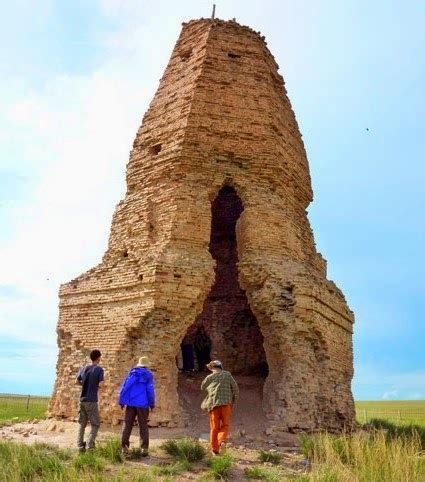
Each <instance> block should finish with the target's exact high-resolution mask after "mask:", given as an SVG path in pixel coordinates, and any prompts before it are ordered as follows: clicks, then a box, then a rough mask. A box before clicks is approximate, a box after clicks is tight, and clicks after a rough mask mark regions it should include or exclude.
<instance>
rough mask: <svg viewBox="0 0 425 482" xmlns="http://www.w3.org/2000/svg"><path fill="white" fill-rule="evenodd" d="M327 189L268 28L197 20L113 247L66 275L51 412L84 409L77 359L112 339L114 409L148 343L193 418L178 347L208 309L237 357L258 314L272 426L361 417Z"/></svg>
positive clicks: (178, 50) (110, 412)
mask: <svg viewBox="0 0 425 482" xmlns="http://www.w3.org/2000/svg"><path fill="white" fill-rule="evenodd" d="M312 101H314V99H312ZM223 189H224V190H226V189H228V190H229V189H231V190H232V193H234V194H232V196H233V195H234V196H235V199H236V198H237V199H239V200H240V201H237V202H240V203H241V207H240V209H239V211H238V217H237V219H236V216H235V219H234V223H236V224H235V226H234V234H231V233H230V234H227V238H226V239H227V241H226V240H224V241H223V242H228V240H230V239H231V242H232V243H233V244H232V247H231V249H230V248H229V249H227V251H226V250H225V249H224V248H223V249H222V248H221V245H219V244H218V245H217V246H218V247H216V251H214V249H215V248H214V249H213V248H212V246H213V239H212V235H211V233H212V219H213V205H214V201H215V200H216V199H217V197H218V196H220V193H222V192H225V191H223ZM311 201H312V190H311V181H310V175H309V168H308V161H307V158H306V154H305V150H304V145H303V142H302V139H301V135H300V132H299V129H298V125H297V122H296V119H295V116H294V113H293V111H292V109H291V105H290V102H289V100H288V97H287V95H286V91H285V88H284V82H283V79H282V77H281V76H280V75H279V73H278V66H277V64H276V62H275V61H274V58H273V56H272V55H271V53H270V52H269V50H268V49H267V47H266V43H265V42H264V39H263V38H262V37H261V36H260V34H258V33H256V32H254V31H253V30H251V29H250V28H248V27H242V26H240V25H238V24H237V23H236V22H233V21H231V22H224V21H220V20H195V21H191V22H189V23H187V24H183V29H182V32H181V34H180V37H179V39H178V41H177V44H176V46H175V48H174V50H173V53H172V55H171V58H170V61H169V64H168V66H167V68H166V70H165V72H164V75H163V77H162V79H161V81H160V85H159V88H158V90H157V92H156V94H155V97H154V99H153V100H152V102H151V104H150V107H149V109H148V111H147V112H146V114H145V116H144V118H143V122H142V125H141V127H140V128H139V131H138V133H137V136H136V139H135V141H134V144H133V149H132V151H131V154H130V160H129V163H128V166H127V192H126V195H125V198H124V200H122V201H121V202H120V203H119V204H118V206H117V208H116V210H115V213H114V216H113V219H112V227H111V233H110V238H109V244H108V248H107V251H106V253H105V255H104V257H103V260H102V262H101V264H99V265H98V266H96V267H95V268H93V269H91V270H89V271H87V272H86V273H84V274H82V275H81V276H80V277H78V278H76V279H75V280H73V281H71V282H70V283H67V284H64V285H63V286H61V288H60V314H59V321H58V327H57V332H58V344H59V357H58V362H57V378H56V383H55V387H54V394H53V397H52V400H51V402H50V414H51V415H52V416H56V417H74V416H75V414H76V413H77V406H78V395H79V387H78V386H76V385H75V381H74V380H75V376H76V373H77V372H78V370H79V368H80V367H81V366H82V365H83V364H84V363H85V361H86V358H87V355H88V353H89V352H90V350H91V349H93V348H98V349H100V350H101V351H102V354H103V357H102V365H103V366H104V368H105V380H106V381H105V387H104V389H103V392H102V396H101V401H100V403H101V411H102V416H103V420H105V421H107V422H112V423H118V422H120V421H121V420H122V418H123V414H122V412H121V410H120V408H119V406H118V405H117V394H118V390H119V387H120V384H121V382H122V379H123V378H124V376H125V375H126V373H127V371H128V369H129V367H131V366H133V365H134V364H135V363H136V361H137V359H138V357H139V356H141V355H142V354H143V355H147V356H149V358H150V359H151V361H152V370H153V372H154V376H155V380H156V389H157V405H156V409H155V411H154V412H153V413H152V420H151V423H152V424H153V425H162V426H169V427H173V426H178V425H181V424H182V423H183V420H184V417H183V413H182V408H181V405H180V403H179V397H178V393H177V367H176V355H177V354H178V352H179V350H180V344H181V342H182V340H183V338H184V337H185V335H186V333H187V330H188V328H189V327H190V326H191V325H193V324H196V323H200V324H202V323H204V325H205V326H206V329H207V331H208V330H210V331H211V333H210V334H211V339H212V341H213V345H212V348H211V350H212V354H213V355H215V356H216V357H218V358H220V356H223V357H224V358H226V360H229V361H228V363H232V360H233V359H234V360H235V361H234V363H235V365H234V367H235V370H237V369H241V368H243V366H244V363H248V362H246V361H243V360H244V359H243V357H242V355H243V354H244V353H245V352H243V353H242V352H241V350H243V348H242V347H241V345H242V343H240V344H239V345H238V343H236V341H237V340H242V339H243V336H244V335H243V330H244V327H245V326H248V325H249V327H250V328H249V329H250V330H251V331H250V332H249V334H248V335H247V336H246V341H245V342H244V343H243V344H244V345H245V346H247V345H253V344H254V345H255V348H256V349H255V350H252V349H251V348H252V346H250V347H249V349H247V350H246V353H248V355H249V353H251V355H249V357H250V358H249V357H248V358H249V360H254V359H255V352H257V353H259V355H258V360H257V359H255V363H257V362H258V363H257V364H260V362H261V363H266V364H267V370H268V371H267V378H266V380H265V383H264V389H263V410H264V412H265V415H266V416H267V419H268V423H269V426H270V427H271V429H273V430H275V431H287V430H290V431H297V430H316V429H328V430H341V429H343V428H345V427H348V426H350V425H351V424H352V423H353V421H354V403H353V398H352V394H351V387H350V385H351V379H352V376H353V354H352V327H353V322H354V317H353V313H352V312H351V311H350V310H349V308H348V306H347V304H346V301H345V299H344V296H343V294H342V293H341V291H340V290H339V289H338V288H337V287H336V286H335V284H334V283H333V282H331V281H328V280H327V279H326V262H325V261H324V260H323V258H322V257H321V255H320V254H319V253H318V252H317V251H316V248H315V243H314V238H313V233H312V231H311V228H310V225H309V222H308V218H307V214H306V209H307V207H308V205H309V203H310V202H311ZM235 202H236V201H235ZM217 215H218V218H219V217H220V214H219V213H218V214H217ZM217 239H219V241H218V242H221V241H220V239H221V238H217ZM229 253H230V254H229ZM232 253H233V254H232ZM231 256H233V258H232V259H230V257H231ZM232 260H233V261H232ZM230 262H232V263H233V264H232V265H231V264H229V263H230ZM226 263H227V264H226ZM220 266H222V267H223V268H222V271H221V272H220V273H219V270H220V269H221V268H220ZM226 270H227V271H228V273H230V274H228V273H227V272H226ZM232 270H233V271H232ZM235 270H237V271H235ZM219 276H221V278H220V279H221V280H222V283H224V285H225V284H226V282H229V283H233V285H232V286H233V287H229V291H228V292H226V293H227V294H226V293H224V294H223V290H222V291H221V292H220V291H219V290H218V291H217V289H216V287H215V282H216V279H219V278H218V277H219ZM226 280H227V281H226ZM235 283H238V286H237V287H235ZM229 286H230V284H229ZM214 290H216V291H214ZM232 290H233V291H232ZM230 292H232V293H233V298H232V299H230V298H229V297H228V298H225V299H223V296H228V293H230ZM214 293H215V295H216V296H215V295H214ZM235 300H236V301H235ZM219 303H220V310H222V311H221V313H224V314H223V320H224V318H225V317H226V316H227V318H229V321H228V323H227V325H226V327H227V328H226V330H227V331H226V332H225V336H224V335H223V333H224V332H220V330H224V324H225V323H224V321H223V324H220V317H218V316H217V317H216V318H215V321H214V323H212V322H211V323H210V325H208V323H209V320H211V319H212V318H211V317H213V315H211V313H214V312H217V311H214V310H218V306H219V305H218V304H219ZM226 310H227V311H226ZM230 310H233V311H231V315H230ZM236 316H238V317H239V318H238V319H236V318H235V317H236ZM244 316H245V317H246V318H244ZM248 318H249V319H248ZM232 326H235V327H236V326H237V327H238V330H239V331H238V333H236V332H235V333H233V332H232V330H233V328H232ZM220 337H221V338H220ZM232 337H233V339H232ZM217 340H225V341H223V342H220V343H222V344H221V345H220V343H219V342H218V341H217ZM227 342H228V343H230V344H231V345H229V346H225V345H224V344H225V343H227ZM232 343H233V344H232ZM232 347H233V348H232ZM232 349H233V350H234V355H235V356H234V357H232ZM248 355H247V356H248ZM264 357H265V360H264ZM249 363H251V362H249ZM252 364H253V365H254V361H253V362H252ZM241 403H243V401H241Z"/></svg>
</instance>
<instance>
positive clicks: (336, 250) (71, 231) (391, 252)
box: [0, 0, 425, 399]
mask: <svg viewBox="0 0 425 482" xmlns="http://www.w3.org/2000/svg"><path fill="white" fill-rule="evenodd" d="M215 3H216V4H217V15H218V17H220V18H224V19H228V18H232V17H236V19H237V20H238V21H239V22H240V23H243V24H247V25H250V26H252V27H253V28H255V29H256V30H261V32H262V33H263V34H264V35H266V39H267V41H268V45H269V47H270V49H271V51H272V53H273V55H274V56H275V58H276V60H277V62H278V64H279V65H280V72H281V73H282V75H283V76H284V78H285V81H286V87H287V89H288V93H289V97H290V99H291V102H292V105H293V108H294V110H295V113H296V116H297V119H298V122H299V125H300V129H301V132H302V134H303V139H304V142H305V146H306V149H307V154H308V158H309V162H310V169H311V175H312V181H313V189H314V202H313V203H312V205H311V206H310V207H309V217H310V221H311V224H312V227H313V230H314V233H315V238H316V243H317V247H318V250H319V251H320V252H321V253H322V254H323V255H324V257H325V258H326V259H327V260H328V273H329V277H330V278H331V279H333V280H334V281H335V282H336V283H337V284H338V285H339V286H340V288H341V289H342V290H343V291H344V293H345V295H346V298H347V301H348V303H349V305H350V307H351V309H352V310H353V311H354V312H355V315H356V325H355V336H354V347H355V371H356V375H355V379H354V381H353V390H354V395H355V397H356V398H357V399H425V350H424V349H423V345H424V340H425V328H424V327H425V324H424V321H423V316H424V315H423V313H424V312H425V282H424V276H423V273H424V272H425V262H424V257H423V252H422V250H423V240H424V239H425V232H424V231H425V222H424V211H425V202H424V196H423V191H424V189H423V186H424V185H425V167H424V152H425V122H424V121H425V100H424V99H425V97H424V94H423V85H424V83H425V56H424V54H423V46H424V45H425V30H424V28H423V25H424V22H425V3H424V2H422V1H419V0H418V1H412V0H407V1H403V2H402V1H395V0H393V1H391V0H385V1H380V0H375V1H374V2H369V1H365V0H346V1H341V0H338V1H337V0H321V1H320V2H319V1H313V0H291V1H289V0H287V1H272V0H269V1H268V0H263V1H262V2H258V1H255V2H254V1H248V0H238V1H231V0H228V1H224V0H216V1H215ZM211 5H212V2H209V1H203V0H193V1H185V0H182V1H181V2H175V1H163V0H157V1H155V2H153V1H146V0H125V1H124V0H90V1H89V0H76V1H73V2H69V1H66V0H63V1H61V0H56V1H53V0H38V1H37V2H33V1H31V0H15V2H8V3H7V4H5V5H3V7H2V16H1V18H0V36H1V39H0V40H1V41H0V266H1V269H0V366H1V367H2V368H1V370H0V392H17V393H34V394H38V393H39V394H43V393H46V394H47V393H50V391H51V388H52V384H53V380H54V371H55V362H56V354H57V352H56V334H55V326H56V321H57V311H58V310H57V303H58V299H57V290H58V286H59V284H60V283H62V282H64V281H68V280H70V279H72V278H73V277H75V276H76V275H78V274H80V273H81V272H83V271H84V270H86V269H88V268H89V267H91V266H93V265H94V264H96V263H97V262H98V261H99V260H100V258H101V256H102V254H103V251H104V250H105V247H106V242H107V237H108V232H109V226H110V221H111V216H112V212H113V209H114V207H115V204H116V203H117V202H118V201H119V200H120V199H121V198H122V196H123V194H124V190H125V184H124V183H125V166H126V163H127V160H128V153H129V150H130V147H131V144H132V140H133V138H134V136H135V133H136V130H137V127H138V125H139V124H140V122H141V119H142V116H143V113H144V112H145V110H146V108H147V106H148V103H149V101H150V100H151V98H152V96H153V94H154V92H155V90H156V88H157V86H158V80H159V78H160V77H161V75H162V72H163V70H164V68H165V66H166V63H167V61H168V58H169V55H170V53H171V50H172V48H173V46H174V43H175V41H176V39H177V36H178V34H179V31H180V28H181V25H180V24H181V22H182V21H185V20H189V19H191V18H198V17H202V16H204V17H207V16H209V15H210V12H211Z"/></svg>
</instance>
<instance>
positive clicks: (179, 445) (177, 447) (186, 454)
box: [161, 437, 206, 462]
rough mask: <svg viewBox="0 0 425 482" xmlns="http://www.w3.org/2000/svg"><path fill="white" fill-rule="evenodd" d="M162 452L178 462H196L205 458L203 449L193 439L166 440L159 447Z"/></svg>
mask: <svg viewBox="0 0 425 482" xmlns="http://www.w3.org/2000/svg"><path fill="white" fill-rule="evenodd" d="M161 448H162V450H164V451H165V452H167V454H168V455H171V456H172V457H174V458H176V459H177V460H180V461H186V462H197V461H199V460H202V459H203V458H204V457H205V453H206V451H205V448H204V447H203V446H202V445H201V444H200V443H199V442H198V441H197V440H195V439H192V438H188V437H187V438H182V439H177V440H167V441H165V442H164V443H163V444H162V445H161Z"/></svg>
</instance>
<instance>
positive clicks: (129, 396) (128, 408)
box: [119, 356, 155, 457]
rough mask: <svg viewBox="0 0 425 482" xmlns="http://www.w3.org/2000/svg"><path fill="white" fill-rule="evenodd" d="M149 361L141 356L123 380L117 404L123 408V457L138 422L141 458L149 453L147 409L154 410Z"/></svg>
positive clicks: (126, 452) (153, 392)
mask: <svg viewBox="0 0 425 482" xmlns="http://www.w3.org/2000/svg"><path fill="white" fill-rule="evenodd" d="M148 367H149V359H148V357H146V356H142V357H140V359H139V363H138V364H137V365H136V367H135V368H132V369H131V370H130V372H129V374H128V375H127V378H126V379H125V380H124V383H123V384H122V387H121V391H120V398H119V404H120V406H121V408H124V407H125V417H124V427H123V431H122V437H121V446H122V451H123V453H124V455H126V454H128V449H129V447H130V435H131V431H132V429H133V425H134V422H135V420H136V417H137V420H138V422H139V431H140V447H141V449H142V456H143V457H146V456H147V455H148V451H149V428H148V419H149V409H150V410H153V409H154V408H155V388H154V381H153V375H152V373H151V372H150V371H149V370H148Z"/></svg>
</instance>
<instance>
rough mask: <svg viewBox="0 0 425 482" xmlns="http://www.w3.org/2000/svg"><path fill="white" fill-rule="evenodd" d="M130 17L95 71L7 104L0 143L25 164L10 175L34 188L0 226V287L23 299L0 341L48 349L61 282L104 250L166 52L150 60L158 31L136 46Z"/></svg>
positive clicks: (0, 313) (1, 321)
mask: <svg viewBox="0 0 425 482" xmlns="http://www.w3.org/2000/svg"><path fill="white" fill-rule="evenodd" d="M126 18H127V16H126V17H125V18H124V23H123V25H121V27H120V30H118V31H115V32H113V33H112V34H111V36H110V37H109V38H107V39H105V42H104V43H105V45H106V47H105V56H104V60H103V62H102V63H101V65H98V66H97V68H96V69H95V70H93V71H91V72H88V73H86V74H85V75H82V74H79V75H60V76H54V77H52V78H50V79H49V80H48V81H47V82H46V83H45V84H44V85H43V86H42V88H40V89H38V90H32V91H25V92H24V93H23V94H22V95H21V96H20V97H19V98H17V99H12V100H11V101H9V103H8V102H6V103H5V107H6V108H5V110H4V111H3V115H4V116H6V119H7V131H6V132H5V131H3V133H2V137H3V138H5V137H9V139H13V143H14V145H19V146H20V153H19V156H20V157H21V158H22V159H23V160H24V164H25V165H24V166H22V165H19V166H16V169H17V170H18V171H19V172H21V171H22V170H25V172H26V174H27V175H28V176H30V177H31V178H33V179H36V185H35V188H34V190H33V191H32V192H31V193H27V197H26V199H25V202H22V203H19V204H16V205H13V214H14V216H13V221H12V222H11V223H9V224H8V225H7V226H4V228H7V230H8V236H7V237H6V238H4V239H5V241H3V242H2V245H1V246H0V266H1V270H0V285H7V286H11V287H13V288H14V289H15V291H17V292H19V293H20V296H19V297H16V296H15V297H10V298H7V297H6V298H4V297H3V299H2V303H1V306H0V337H2V336H5V335H7V336H9V337H15V338H18V339H23V340H31V341H36V340H45V341H46V340H47V341H48V342H49V343H50V344H51V345H54V344H55V343H56V333H55V325H56V321H57V304H58V298H57V292H58V287H59V284H60V283H62V282H65V281H69V280H70V279H72V278H73V277H75V276H77V275H79V274H80V273H82V272H83V271H85V270H86V269H89V268H90V267H92V266H94V265H95V264H97V263H98V262H99V261H100V260H101V257H102V255H103V252H104V250H105V248H106V244H107V238H108V234H109V228H110V222H111V217H112V213H113V209H114V207H115V205H116V204H117V203H118V201H119V200H120V198H122V197H123V194H124V192H125V166H126V164H127V161H128V155H129V151H130V149H131V146H132V141H133V138H134V136H135V134H136V131H137V128H138V126H139V124H140V123H141V119H142V116H143V113H144V111H145V110H146V109H147V106H148V102H149V101H150V99H151V97H152V96H153V93H154V90H155V88H156V85H157V83H158V79H159V77H160V74H161V71H162V69H163V67H164V65H165V63H166V60H167V58H168V56H169V54H170V51H171V48H172V43H170V44H169V45H168V46H167V48H164V50H163V51H157V55H156V57H155V58H153V57H152V53H151V52H152V48H151V44H149V43H146V42H145V43H143V41H144V40H146V39H147V38H149V37H152V36H153V35H154V32H153V31H151V30H149V29H148V28H147V27H144V28H143V29H142V30H143V31H142V33H143V35H141V36H140V38H139V37H138V36H137V35H136V34H135V33H134V32H133V33H132V31H131V28H130V30H129V28H128V24H126V23H125V20H126ZM132 23H133V20H132V22H131V24H130V27H131V26H132ZM132 28H133V30H134V29H136V30H135V31H136V32H139V31H140V26H138V25H134V26H133V27H132ZM153 28H155V27H153ZM129 39H132V41H131V43H130V42H129ZM124 43H125V45H124ZM124 47H125V48H124ZM123 51H126V52H127V55H126V56H124V57H123V56H122V52H123ZM5 157H6V156H5ZM5 163H7V159H5ZM9 212H10V211H9ZM4 228H3V229H4Z"/></svg>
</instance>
